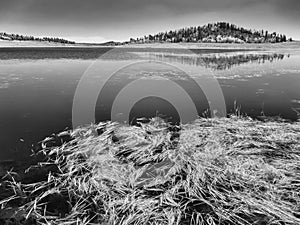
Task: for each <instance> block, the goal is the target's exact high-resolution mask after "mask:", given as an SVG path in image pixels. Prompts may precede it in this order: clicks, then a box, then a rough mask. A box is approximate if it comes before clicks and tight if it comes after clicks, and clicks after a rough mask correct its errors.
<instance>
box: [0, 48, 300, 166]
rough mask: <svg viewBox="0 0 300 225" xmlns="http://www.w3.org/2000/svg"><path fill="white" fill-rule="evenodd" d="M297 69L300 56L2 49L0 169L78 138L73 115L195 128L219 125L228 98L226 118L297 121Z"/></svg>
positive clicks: (287, 53) (84, 120) (299, 94)
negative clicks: (57, 140) (49, 140)
mask: <svg viewBox="0 0 300 225" xmlns="http://www.w3.org/2000/svg"><path fill="white" fill-rule="evenodd" d="M299 62H300V51H299V48H298V49H295V50H289V51H284V50H282V49H281V50H277V51H276V50H272V51H271V50H269V51H264V50H259V51H258V50H247V51H244V50H238V49H237V50H217V49H203V50H188V49H183V50H180V49H150V48H149V49H148V48H147V49H146V48H117V49H113V48H91V47H90V48H0V146H1V150H0V161H1V160H22V159H24V158H26V157H28V156H29V155H30V154H31V149H32V148H33V146H34V145H35V144H36V143H37V142H38V141H41V140H42V139H44V138H45V137H47V136H49V135H51V134H52V133H58V132H61V131H64V130H66V129H71V128H72V127H73V126H74V115H77V117H76V118H77V122H78V123H79V124H76V125H80V121H81V122H82V125H83V124H84V123H86V124H87V123H89V122H90V120H89V119H90V118H91V117H94V120H95V122H100V121H106V120H111V119H112V117H113V119H114V120H117V121H118V120H122V121H123V120H124V121H125V120H126V122H127V123H131V124H135V123H136V122H137V118H139V117H153V116H161V117H163V118H165V119H166V120H168V121H169V122H172V123H179V122H190V121H189V120H192V119H193V118H194V117H195V113H197V115H199V116H212V114H213V113H214V112H215V111H214V106H213V105H214V102H215V106H216V108H218V104H219V103H218V101H219V102H220V105H221V104H222V101H223V100H222V97H224V103H225V104H224V106H225V111H224V109H223V111H222V110H219V113H223V114H224V113H226V114H230V113H236V112H238V113H240V114H243V115H248V116H251V117H253V118H257V117H259V116H262V115H263V116H273V117H274V116H280V117H282V118H284V119H287V120H290V121H295V120H297V119H298V118H299V114H300V88H299V87H300V63H299ZM107 75H110V76H107ZM105 76H107V77H106V78H105V79H104V77H105ZM83 78H85V80H83ZM86 79H87V80H86ZM206 81H207V82H206ZM215 81H216V82H215ZM199 82H200V83H201V85H202V86H201V85H199ZM79 84H83V86H82V85H81V86H80V85H79ZM84 85H86V86H84ZM99 85H100V86H99ZM101 85H102V86H101ZM78 87H79V88H78ZM80 88H81V89H80ZM79 89H80V90H79ZM96 90H98V92H97V91H96ZM218 90H219V92H218ZM216 93H217V94H216ZM96 94H97V95H96ZM81 95H82V96H81ZM83 95H84V96H83ZM74 96H77V97H76V98H74ZM89 96H90V97H91V98H90V99H91V100H90V99H89ZM74 99H75V100H74ZM213 101H214V102H213ZM74 102H75V103H76V107H77V108H76V107H75V108H76V109H74V107H73V106H74V105H73V103H74ZM76 110H77V111H76ZM74 111H76V112H75V113H74ZM217 111H218V110H217V109H216V113H218V112H217ZM221 111H222V112H221ZM75 122H76V121H75Z"/></svg>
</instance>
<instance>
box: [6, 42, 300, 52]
mask: <svg viewBox="0 0 300 225" xmlns="http://www.w3.org/2000/svg"><path fill="white" fill-rule="evenodd" d="M18 47H20V48H23V47H24V48H25V47H26V48H27V47H28V48H34V47H42V48H48V47H49V48H53V47H58V48H60V47H62V48H162V49H186V48H188V49H233V50H235V49H237V50H276V49H295V48H298V49H300V41H293V42H285V43H259V44H253V43H243V44H237V43H151V44H125V45H119V46H110V45H102V44H92V43H91V44H89V43H76V44H60V43H49V42H37V41H4V40H0V48H18Z"/></svg>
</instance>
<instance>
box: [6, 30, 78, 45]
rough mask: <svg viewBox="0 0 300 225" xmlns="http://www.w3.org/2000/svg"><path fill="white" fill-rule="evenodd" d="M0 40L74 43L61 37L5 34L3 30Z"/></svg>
mask: <svg viewBox="0 0 300 225" xmlns="http://www.w3.org/2000/svg"><path fill="white" fill-rule="evenodd" d="M0 40H8V41H40V42H42V41H44V42H53V43H62V44H75V42H74V41H69V40H65V39H62V38H54V37H42V38H39V37H33V36H26V35H20V34H7V33H5V32H0Z"/></svg>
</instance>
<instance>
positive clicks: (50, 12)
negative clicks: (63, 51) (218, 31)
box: [0, 0, 300, 42]
mask: <svg viewBox="0 0 300 225" xmlns="http://www.w3.org/2000/svg"><path fill="white" fill-rule="evenodd" d="M217 21H226V22H231V23H235V24H237V25H238V26H243V27H245V28H252V29H265V30H269V31H276V32H279V33H284V34H286V35H287V36H288V37H293V38H294V39H298V40H300V0H118V1H114V0H0V32H1V31H4V32H8V33H20V34H28V35H34V36H57V37H64V38H68V39H72V40H75V41H87V42H92V41H94V42H102V41H107V40H115V41H125V40H128V39H129V38H130V37H134V38H136V37H140V36H144V35H147V34H154V33H158V32H160V31H166V30H170V29H177V28H182V27H187V26H198V25H204V24H207V23H209V22H217Z"/></svg>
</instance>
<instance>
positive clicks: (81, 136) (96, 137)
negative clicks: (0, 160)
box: [0, 117, 300, 225]
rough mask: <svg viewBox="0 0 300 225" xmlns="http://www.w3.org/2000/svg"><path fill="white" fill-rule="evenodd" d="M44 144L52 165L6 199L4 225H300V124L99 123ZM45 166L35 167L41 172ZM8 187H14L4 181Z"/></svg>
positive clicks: (247, 120)
mask: <svg viewBox="0 0 300 225" xmlns="http://www.w3.org/2000/svg"><path fill="white" fill-rule="evenodd" d="M71 135H72V137H73V138H74V139H73V140H72V141H70V142H69V143H66V144H63V145H62V146H59V147H52V148H50V147H47V146H46V145H44V147H45V149H44V152H45V155H46V157H47V158H48V161H47V162H43V163H40V165H39V166H40V167H45V166H46V165H55V166H56V167H57V170H56V171H55V172H49V173H48V176H47V177H45V179H44V180H43V181H39V182H36V183H28V184H25V183H20V182H17V181H14V179H13V175H12V176H11V181H9V184H10V185H11V187H10V188H11V189H13V190H14V194H13V195H12V196H11V197H10V198H8V199H5V200H3V201H1V205H2V210H1V211H2V214H1V213H0V217H1V215H2V220H1V221H2V222H3V223H6V224H65V225H67V224H141V225H142V224H143V225H144V224H166V225H171V224H237V225H242V224H266V225H267V224H268V225H269V224H272V225H275V224H276V225H277V224H278V225H279V224H280V225H282V224H300V123H299V122H295V123H279V122H260V121H256V120H252V119H250V118H237V117H232V118H222V119H199V120H197V121H195V122H194V123H192V124H188V125H182V126H181V127H180V128H178V127H171V126H169V125H168V124H166V123H164V122H163V121H161V120H159V119H153V120H151V121H150V122H149V123H141V124H140V127H137V126H125V125H119V124H117V123H112V122H108V123H100V124H98V125H91V126H89V127H85V128H80V129H76V130H74V131H72V133H71ZM37 167H38V166H37ZM7 182H8V181H7Z"/></svg>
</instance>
